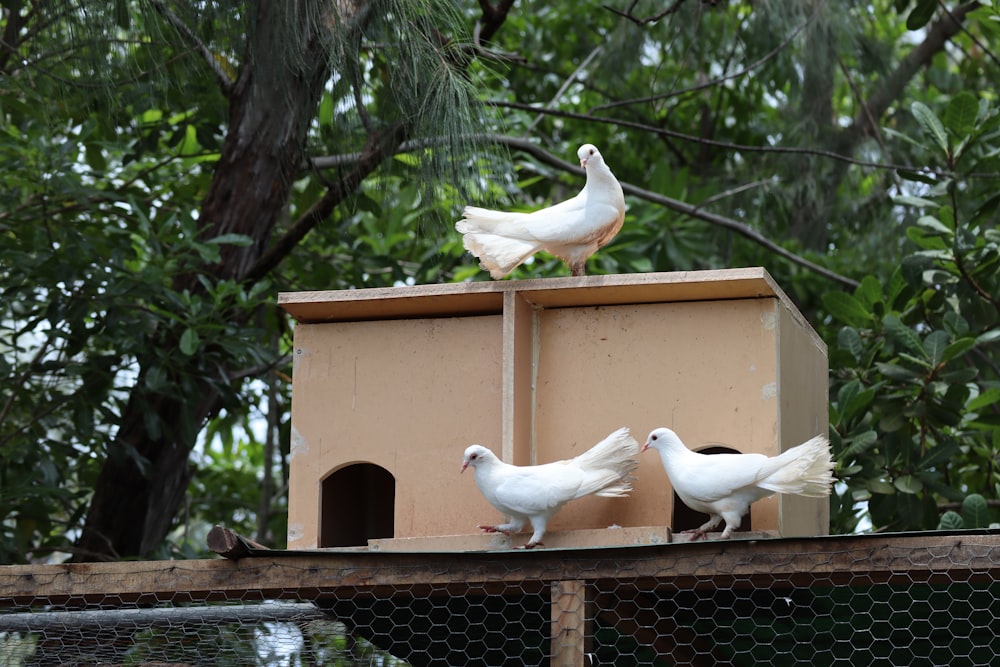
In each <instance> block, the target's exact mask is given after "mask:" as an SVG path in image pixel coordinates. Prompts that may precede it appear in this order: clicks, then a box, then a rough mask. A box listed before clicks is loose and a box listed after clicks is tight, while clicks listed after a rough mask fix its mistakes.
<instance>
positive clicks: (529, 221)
mask: <svg viewBox="0 0 1000 667" xmlns="http://www.w3.org/2000/svg"><path fill="white" fill-rule="evenodd" d="M576 155H577V157H579V158H580V166H581V167H583V168H584V169H585V170H586V171H587V183H586V185H584V186H583V190H581V191H580V194H578V195H577V196H575V197H573V198H572V199H567V200H566V201H564V202H560V203H559V204H555V205H554V206H549V207H548V208H543V209H540V210H538V211H534V212H532V213H509V212H505V211H491V210H489V209H485V208H478V207H476V206H466V207H465V210H464V211H463V213H462V214H463V216H464V217H463V218H462V219H461V220H459V221H458V222H456V223H455V229H457V230H458V231H459V232H461V233H462V243H463V244H464V245H465V249H466V250H468V251H469V252H471V253H472V254H473V255H475V256H476V257H478V258H479V266H480V267H482V268H483V269H485V270H487V271H489V272H490V275H491V276H493V278H494V279H496V280H499V279H500V278H503V277H504V276H506V275H507V274H509V273H510V272H511V271H513V270H514V269H515V268H516V267H517V266H518V265H519V264H521V263H522V262H524V261H525V260H526V259H528V258H529V257H531V256H532V255H534V254H535V253H536V252H538V251H539V250H545V251H547V252H550V253H552V254H553V255H555V256H556V257H558V258H559V259H561V260H563V261H564V262H566V263H567V264H568V265H569V269H570V273H572V274H573V275H574V276H583V275H586V273H587V271H586V266H587V258H588V257H590V256H591V255H593V254H594V253H595V252H597V249H598V248H601V247H603V246H605V245H607V243H608V242H609V241H611V239H613V238H614V237H615V234H617V233H618V230H620V229H621V228H622V222H624V220H625V194H624V193H623V192H622V186H621V183H619V182H618V179H617V178H615V175H614V174H612V173H611V169H609V168H608V165H607V164H605V162H604V158H603V157H602V156H601V152H600V151H599V150H597V147H596V146H594V145H593V144H584V145H583V146H580V149H579V150H578V151H577V152H576Z"/></svg>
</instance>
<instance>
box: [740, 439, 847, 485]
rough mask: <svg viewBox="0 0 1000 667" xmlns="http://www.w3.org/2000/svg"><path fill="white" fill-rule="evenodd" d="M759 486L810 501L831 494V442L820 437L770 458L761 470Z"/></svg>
mask: <svg viewBox="0 0 1000 667" xmlns="http://www.w3.org/2000/svg"><path fill="white" fill-rule="evenodd" d="M757 486H759V487H761V488H764V489H769V490H771V491H776V492H777V493H791V494H795V495H798V496H807V497H809V498H824V497H826V496H828V495H830V488H831V486H833V459H832V457H831V454H830V442H829V441H828V440H827V439H826V438H825V437H823V436H821V435H818V436H816V437H815V438H812V439H811V440H808V441H806V442H804V443H802V444H801V445H798V446H796V447H792V448H791V449H789V450H787V451H785V452H782V453H781V454H779V455H778V456H775V457H773V458H770V459H768V460H767V462H765V464H764V465H763V466H762V468H761V479H760V481H758V482H757Z"/></svg>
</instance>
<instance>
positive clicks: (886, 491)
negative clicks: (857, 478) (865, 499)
mask: <svg viewBox="0 0 1000 667" xmlns="http://www.w3.org/2000/svg"><path fill="white" fill-rule="evenodd" d="M865 487H867V489H868V490H869V491H871V492H872V493H878V494H881V495H892V494H894V493H896V487H895V486H893V485H892V484H890V483H889V482H883V481H882V480H880V479H869V480H865Z"/></svg>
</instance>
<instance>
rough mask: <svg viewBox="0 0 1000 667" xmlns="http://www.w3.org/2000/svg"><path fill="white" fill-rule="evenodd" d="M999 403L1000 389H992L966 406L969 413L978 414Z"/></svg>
mask: <svg viewBox="0 0 1000 667" xmlns="http://www.w3.org/2000/svg"><path fill="white" fill-rule="evenodd" d="M997 401H1000V387H991V388H989V389H987V390H986V391H984V392H981V393H980V394H979V396H976V397H975V398H974V399H972V400H971V401H969V402H968V404H967V405H966V406H965V409H966V410H968V411H969V412H976V411H978V410H981V409H983V408H985V407H987V406H990V405H993V404H994V403H996V402H997Z"/></svg>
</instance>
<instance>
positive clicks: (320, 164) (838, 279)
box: [312, 134, 858, 289]
mask: <svg viewBox="0 0 1000 667" xmlns="http://www.w3.org/2000/svg"><path fill="white" fill-rule="evenodd" d="M475 138H476V139H478V140H480V141H488V142H492V143H495V144H503V145H505V146H507V147H508V148H512V149H515V150H519V151H521V152H524V153H527V154H529V155H531V156H532V157H534V158H536V159H537V160H538V161H539V162H541V163H543V164H547V165H549V166H550V167H555V168H556V169H559V170H560V171H564V172H566V173H570V174H573V175H575V176H579V177H583V176H586V172H585V171H584V170H583V169H582V168H580V167H579V166H578V165H575V164H572V163H570V162H566V161H565V160H563V159H561V158H559V157H556V156H555V155H553V154H552V153H550V152H548V151H547V150H545V149H544V148H541V147H540V146H538V145H537V144H534V143H532V142H531V141H529V140H527V139H522V138H520V137H512V136H508V135H494V134H485V135H477V136H476V137H475ZM443 141H444V139H423V140H419V141H407V142H402V143H400V144H399V145H398V148H397V152H400V153H405V152H409V151H413V150H417V149H421V148H425V147H427V146H428V145H434V144H435V143H441V142H443ZM363 156H364V154H363V153H353V154H350V155H341V156H332V157H323V158H313V160H312V164H313V166H314V167H315V168H326V167H333V166H341V165H344V164H348V163H350V162H353V161H357V160H361V159H362V158H363ZM621 185H622V189H623V190H624V191H625V192H627V193H628V194H631V195H633V196H636V197H639V198H640V199H644V200H646V201H648V202H651V203H653V204H658V205H660V206H663V207H665V208H669V209H671V210H674V211H677V212H679V213H683V214H685V215H688V216H690V217H692V218H696V219H698V220H702V221H704V222H708V223H710V224H713V225H716V226H718V227H722V228H724V229H728V230H730V231H732V232H735V233H736V234H739V235H740V236H743V237H744V238H747V239H749V240H750V241H752V242H754V243H756V244H757V245H759V246H761V247H763V248H765V249H767V250H769V251H771V252H773V253H774V254H776V255H778V256H780V257H783V258H785V259H787V260H788V261H790V262H792V263H793V264H797V265H798V266H801V267H803V268H805V269H808V270H809V271H812V272H813V273H816V274H818V275H821V276H823V277H824V278H827V279H829V280H831V281H833V282H835V283H837V284H839V285H841V286H843V287H846V288H850V289H853V288H855V287H857V286H858V282H857V281H856V280H853V279H851V278H847V277H845V276H842V275H840V274H838V273H836V272H835V271H831V270H830V269H827V268H825V267H822V266H820V265H818V264H815V263H813V262H810V261H809V260H807V259H805V258H804V257H800V256H798V255H796V254H795V253H793V252H792V251H790V250H788V249H786V248H783V247H782V246H780V245H778V244H777V243H775V242H773V241H771V240H770V239H768V238H767V237H766V236H764V235H763V234H761V233H760V232H758V231H757V230H756V229H753V228H752V227H750V226H749V225H746V224H744V223H742V222H740V221H738V220H733V219H732V218H727V217H725V216H722V215H717V214H715V213H710V212H708V211H703V210H701V208H700V205H693V204H688V203H686V202H682V201H679V200H677V199H672V198H670V197H667V196H665V195H661V194H659V193H656V192H651V191H650V190H645V189H643V188H640V187H638V186H635V185H631V184H629V183H625V182H622V184H621Z"/></svg>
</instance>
